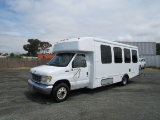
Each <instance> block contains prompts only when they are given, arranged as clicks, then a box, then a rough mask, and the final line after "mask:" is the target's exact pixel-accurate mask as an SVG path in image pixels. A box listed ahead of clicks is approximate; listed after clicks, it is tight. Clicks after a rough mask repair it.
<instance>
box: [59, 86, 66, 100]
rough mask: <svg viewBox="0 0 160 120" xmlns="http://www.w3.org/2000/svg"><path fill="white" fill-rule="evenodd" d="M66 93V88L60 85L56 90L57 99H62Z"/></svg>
mask: <svg viewBox="0 0 160 120" xmlns="http://www.w3.org/2000/svg"><path fill="white" fill-rule="evenodd" d="M66 95H67V89H66V88H65V87H60V88H59V89H58V91H57V97H58V99H64V98H65V97H66Z"/></svg>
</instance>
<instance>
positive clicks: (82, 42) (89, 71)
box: [31, 37, 139, 90]
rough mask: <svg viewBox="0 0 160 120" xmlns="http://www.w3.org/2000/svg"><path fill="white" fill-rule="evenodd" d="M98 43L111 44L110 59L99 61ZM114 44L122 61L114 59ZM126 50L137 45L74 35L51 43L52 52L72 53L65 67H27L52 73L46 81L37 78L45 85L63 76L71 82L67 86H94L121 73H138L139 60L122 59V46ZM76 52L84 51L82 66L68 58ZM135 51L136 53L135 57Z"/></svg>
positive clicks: (43, 73) (118, 78) (119, 78)
mask: <svg viewBox="0 0 160 120" xmlns="http://www.w3.org/2000/svg"><path fill="white" fill-rule="evenodd" d="M101 45H107V46H110V47H111V53H112V62H111V63H109V64H103V63H102V61H101V49H100V46H101ZM114 47H119V48H121V49H122V63H114V50H113V48H114ZM124 48H126V49H129V50H130V51H132V50H136V51H137V53H138V48H137V47H135V46H130V45H125V44H121V43H117V42H112V41H108V40H102V39H97V38H91V37H88V38H77V39H71V40H66V41H62V42H60V43H57V44H55V45H54V48H53V51H54V52H56V53H76V54H75V55H74V57H73V58H72V60H71V61H70V63H69V64H68V65H67V66H66V67H54V66H47V65H45V66H40V67H35V68H32V69H31V73H33V74H38V75H40V76H52V80H51V81H50V82H41V83H42V84H46V85H54V84H55V83H56V82H57V81H59V80H67V81H69V83H70V85H71V90H73V89H79V88H83V87H87V88H91V89H92V88H96V87H100V86H103V85H108V84H113V83H117V82H120V81H122V77H123V76H124V75H128V77H129V79H130V78H132V77H134V76H136V75H138V74H139V63H138V62H137V63H133V62H132V53H131V62H130V63H125V62H124V52H123V49H124ZM77 54H84V55H85V59H86V62H87V66H86V67H80V68H72V62H73V60H74V59H75V57H76V55H77ZM138 58H139V55H137V59H138Z"/></svg>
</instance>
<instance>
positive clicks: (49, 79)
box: [41, 76, 52, 82]
mask: <svg viewBox="0 0 160 120" xmlns="http://www.w3.org/2000/svg"><path fill="white" fill-rule="evenodd" d="M51 80H52V77H51V76H42V78H41V81H42V82H50V81H51Z"/></svg>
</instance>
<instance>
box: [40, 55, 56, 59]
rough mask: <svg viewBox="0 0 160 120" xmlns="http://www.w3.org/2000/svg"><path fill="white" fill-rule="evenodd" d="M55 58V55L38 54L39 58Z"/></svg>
mask: <svg viewBox="0 0 160 120" xmlns="http://www.w3.org/2000/svg"><path fill="white" fill-rule="evenodd" d="M53 57H54V54H38V58H48V59H52V58H53Z"/></svg>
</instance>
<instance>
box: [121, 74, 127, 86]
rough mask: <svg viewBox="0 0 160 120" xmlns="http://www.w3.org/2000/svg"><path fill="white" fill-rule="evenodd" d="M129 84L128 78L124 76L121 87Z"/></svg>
mask: <svg viewBox="0 0 160 120" xmlns="http://www.w3.org/2000/svg"><path fill="white" fill-rule="evenodd" d="M127 83H128V77H127V76H123V78H122V81H121V85H123V86H125V85H126V84H127Z"/></svg>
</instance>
